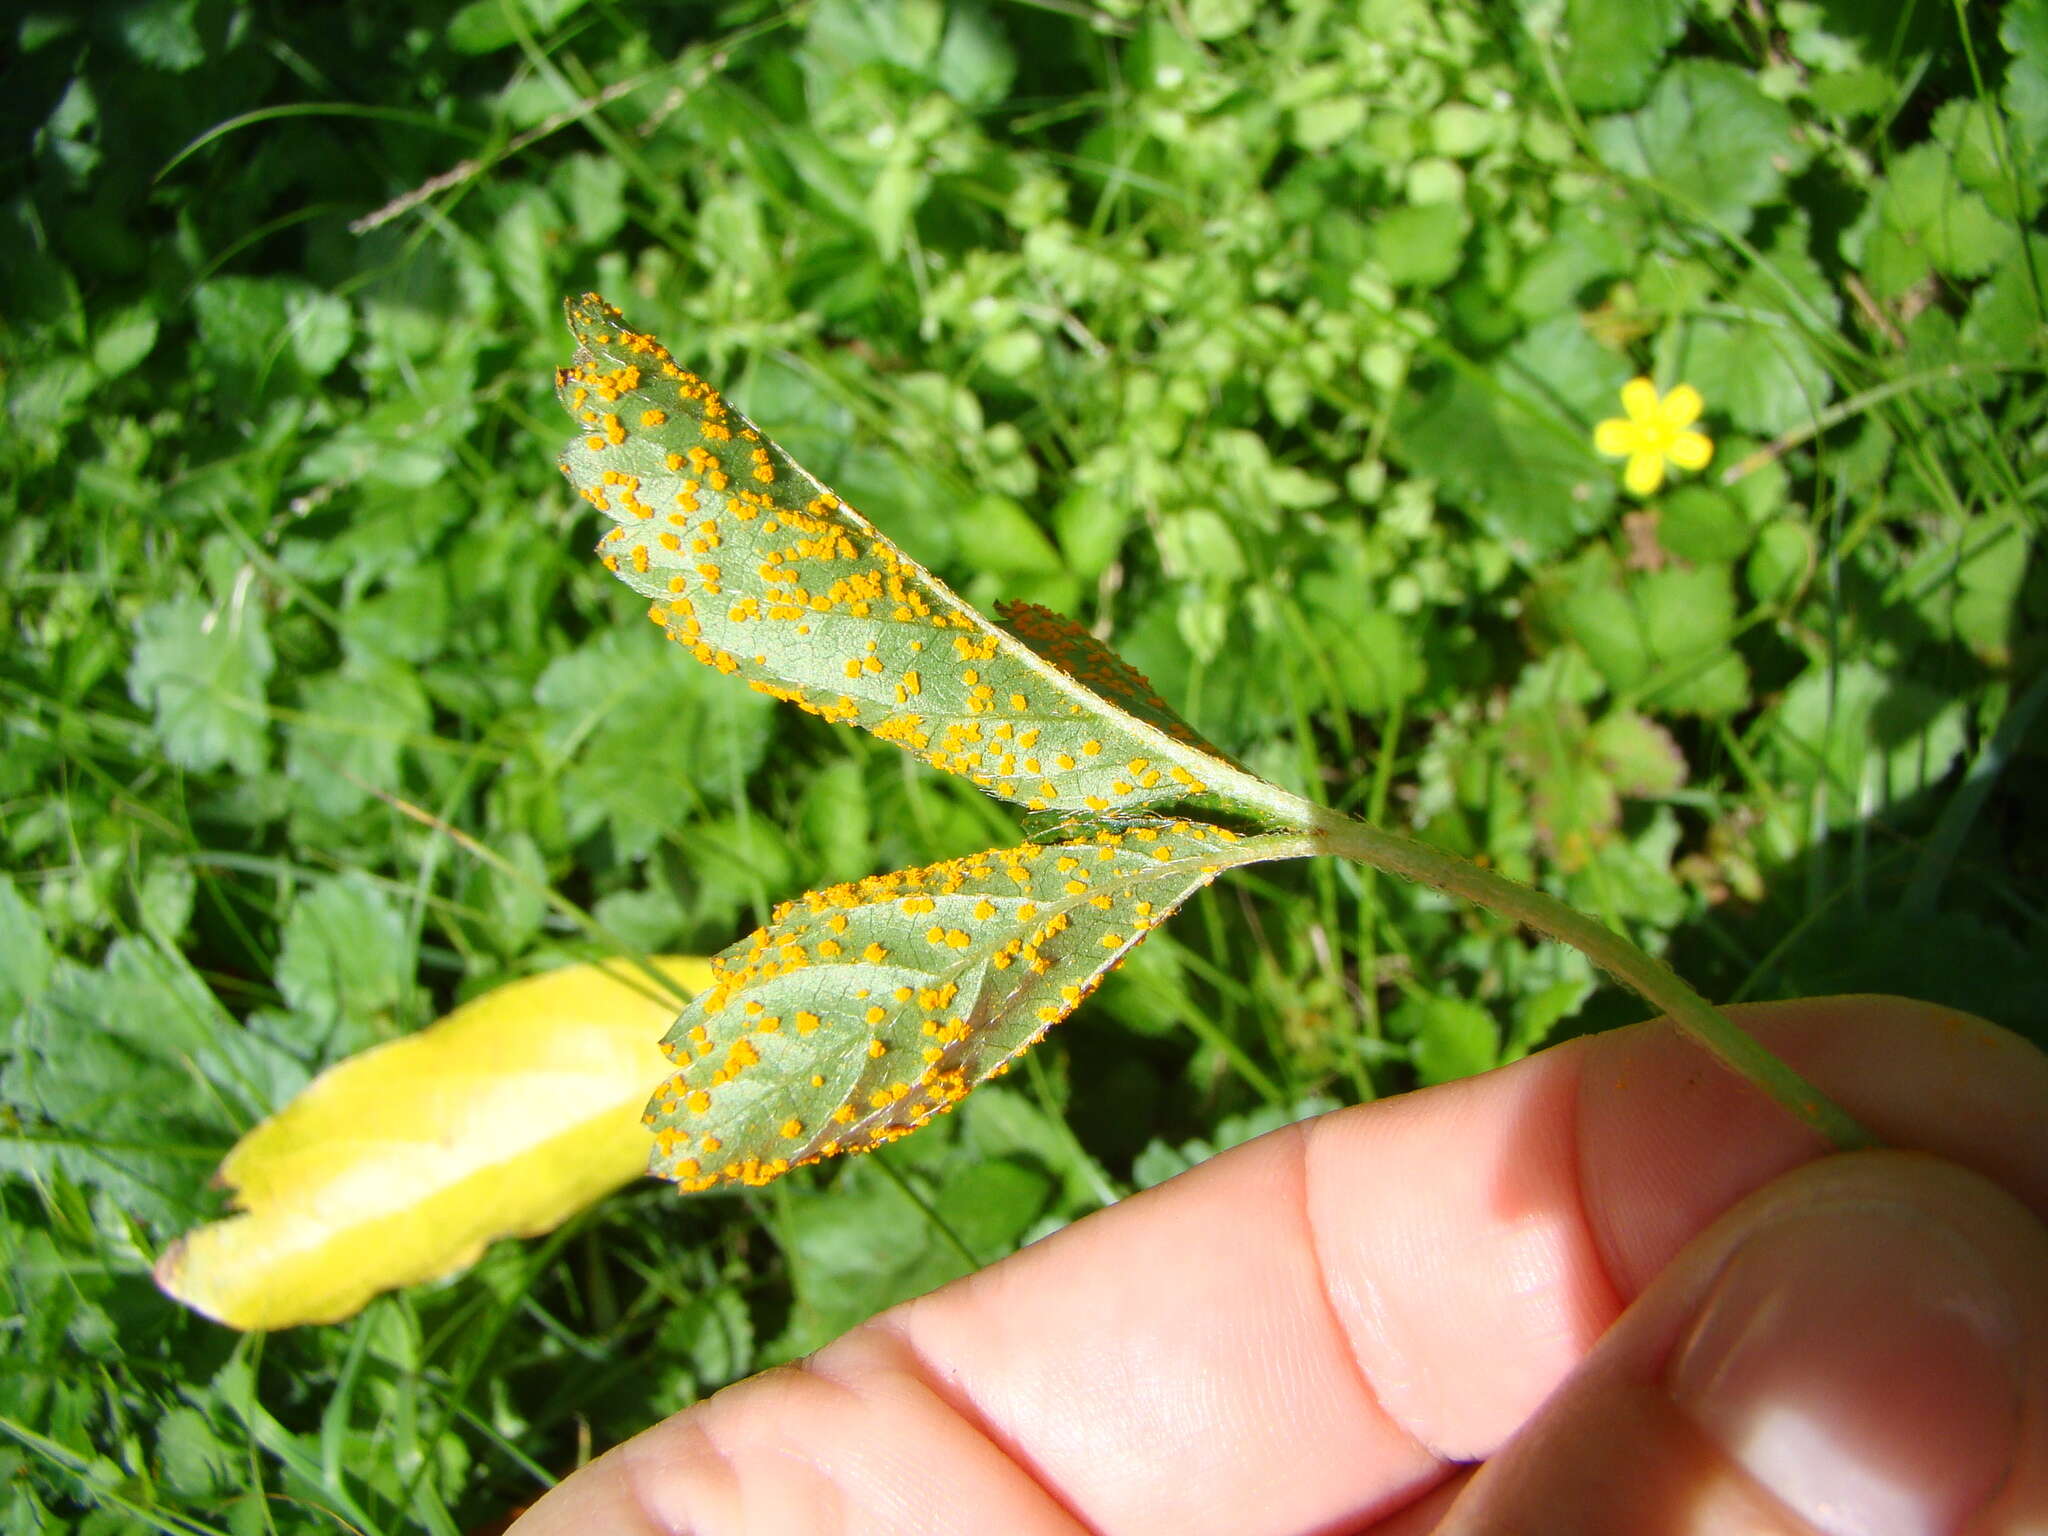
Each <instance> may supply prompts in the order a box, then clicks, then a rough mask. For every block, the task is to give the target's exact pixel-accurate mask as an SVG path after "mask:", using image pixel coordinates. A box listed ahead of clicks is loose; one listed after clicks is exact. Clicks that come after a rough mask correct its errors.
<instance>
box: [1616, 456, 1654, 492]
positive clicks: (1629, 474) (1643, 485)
mask: <svg viewBox="0 0 2048 1536" xmlns="http://www.w3.org/2000/svg"><path fill="white" fill-rule="evenodd" d="M1621 483H1622V484H1623V485H1625V486H1627V487H1628V488H1629V489H1630V490H1631V491H1633V492H1634V493H1635V494H1636V495H1638V496H1654V495H1656V494H1657V487H1658V486H1660V485H1662V484H1663V483H1664V455H1663V454H1661V453H1633V454H1630V455H1629V460H1628V468H1627V469H1626V470H1624V471H1623V472H1622V476H1621Z"/></svg>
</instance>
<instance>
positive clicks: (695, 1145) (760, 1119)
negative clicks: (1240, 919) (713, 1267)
mask: <svg viewBox="0 0 2048 1536" xmlns="http://www.w3.org/2000/svg"><path fill="white" fill-rule="evenodd" d="M1308 851H1309V844H1308V840H1307V839H1306V838H1305V837H1303V836H1299V835H1293V834H1267V835H1264V836H1258V837H1239V836H1238V835H1237V834H1235V833H1233V832H1231V831H1229V830H1228V829H1226V828H1222V827H1215V826H1209V825H1206V824H1203V823H1198V822H1190V821H1172V820H1154V821H1134V822H1125V823H1121V824H1118V825H1115V826H1111V827H1105V828H1102V829H1101V830H1098V831H1097V832H1095V833H1094V834H1093V835H1092V836H1087V837H1078V838H1075V839H1073V840H1071V841H1066V842H1058V843H1025V844H1023V845H1022V846H1020V847H1016V848H1005V849H994V850H990V851H989V852H986V853H978V854H975V855H973V856H972V857H969V858H964V859H954V860H950V861H948V862H946V863H942V864H933V865H930V866H928V867H926V868H923V869H909V870H902V871H899V872H897V873H895V874H889V875H875V876H871V877H869V878H867V879H865V880H860V881H856V882H853V883H852V884H848V885H837V886H832V887H830V888H828V889H826V890H822V891H813V892H811V893H810V894H808V895H805V896H803V897H800V898H799V899H797V900H796V901H792V902H788V903H785V904H784V905H783V906H781V907H780V908H778V909H777V910H776V912H775V915H774V918H773V920H772V921H771V922H770V923H769V925H768V926H767V927H765V928H762V929H760V930H759V931H757V932H756V933H754V934H753V935H752V936H751V937H749V938H746V939H743V940H741V941H740V942H739V943H738V944H735V945H734V946H732V948H730V949H728V950H726V951H725V952H724V953H723V954H721V955H719V956H717V957H716V958H714V959H713V961H712V962H711V964H712V980H711V984H710V985H709V986H708V987H706V988H705V990H704V991H703V992H701V993H699V994H698V995H697V997H696V998H695V999H694V1000H693V1001H692V1002H691V1004H690V1006H689V1007H688V1008H687V1009H686V1010H684V1012H683V1015H682V1017H681V1018H679V1019H677V1020H676V1024H675V1027H674V1028H673V1029H672V1030H670V1031H669V1034H668V1037H667V1038H666V1039H665V1040H664V1041H663V1042H662V1046H663V1049H664V1050H666V1051H667V1052H668V1053H669V1056H670V1059H671V1060H673V1061H674V1062H675V1063H676V1064H677V1066H678V1069H679V1070H678V1071H677V1072H676V1073H675V1075H674V1076H673V1077H672V1078H670V1079H669V1081H668V1082H667V1083H665V1084H663V1086H662V1087H661V1089H660V1090H659V1091H658V1092H657V1093H656V1094H655V1096H654V1098H653V1100H652V1101H651V1102H650V1103H649V1104H648V1106H647V1114H646V1123H647V1124H648V1125H649V1126H650V1127H651V1128H652V1129H653V1130H654V1132H655V1151H654V1159H653V1169H654V1172H656V1173H658V1174H660V1175H662V1176H663V1177H664V1178H669V1179H673V1180H675V1181H676V1182H677V1183H678V1184H680V1185H681V1186H682V1188H683V1190H684V1191H685V1192H686V1193H696V1192H699V1191H703V1190H712V1189H719V1188H726V1187H730V1186H733V1185H741V1184H747V1185H753V1184H765V1183H767V1182H768V1181H769V1180H771V1179H773V1178H776V1177H778V1176H779V1175H781V1174H783V1173H786V1172H788V1171H789V1170H790V1169H791V1168H795V1167H799V1166H802V1165H803V1164H806V1163H815V1162H819V1161H821V1160H823V1159H825V1158H828V1157H832V1156H835V1155H837V1154H839V1153H841V1152H864V1151H868V1150H871V1149H872V1148H874V1147H877V1146H880V1145H882V1144H883V1143H885V1142H888V1141H893V1140H894V1139H895V1138H897V1137H898V1136H902V1135H905V1134H906V1133H908V1132H910V1131H912V1130H915V1129H916V1128H917V1127H918V1126H919V1125H921V1124H923V1123H924V1122H925V1121H926V1120H928V1119H930V1118H931V1116H932V1115H934V1114H937V1113H938V1112H939V1111H941V1110H944V1109H947V1108H950V1107H951V1106H952V1105H953V1104H954V1103H956V1102H958V1101H959V1100H960V1099H961V1098H963V1097H964V1096H965V1095H966V1094H967V1093H968V1092H969V1091H970V1090H972V1089H973V1088H974V1087H975V1086H976V1085H978V1084H979V1083H981V1082H983V1081H985V1080H986V1079H987V1078H989V1077H991V1076H993V1075H994V1074H996V1073H998V1072H1000V1071H1002V1070H1003V1069H1004V1068H1005V1067H1006V1066H1007V1065H1008V1064H1009V1063H1010V1062H1011V1061H1013V1060H1014V1059H1015V1058H1016V1057H1017V1056H1018V1055H1019V1054H1020V1053H1021V1052H1023V1051H1024V1050H1025V1049H1026V1048H1027V1047H1029V1046H1030V1045H1032V1044H1033V1043H1035V1042H1036V1041H1037V1040H1038V1039H1039V1037H1040V1036H1042V1035H1043V1034H1044V1033H1045V1032H1046V1030H1048V1029H1050V1028H1051V1027H1052V1026H1053V1025H1054V1024H1056V1023H1058V1022H1059V1021H1060V1020H1061V1019H1063V1018H1065V1017H1066V1016H1067V1015H1068V1014H1069V1013H1071V1012H1072V1011H1073V1010H1074V1008H1075V1007H1076V1006H1077V1005H1078V1004H1079V1003H1080V1001H1081V999H1082V998H1084V997H1085V996H1087V995H1088V993H1089V991H1090V990H1092V989H1093V988H1094V986H1095V984H1096V983H1097V982H1098V981H1100V980H1101V978H1102V977H1103V975H1104V974H1105V973H1106V972H1108V971H1109V970H1110V969H1111V968H1112V967H1114V966H1115V965H1116V964H1117V962H1118V961H1119V960H1121V959H1122V958H1123V956H1124V954H1125V953H1126V952H1128V951H1129V949H1130V948H1131V946H1132V945H1134V944H1136V943H1137V942H1138V941H1139V940H1140V939H1142V938H1143V937H1144V936H1145V934H1146V933H1147V932H1148V931H1149V930H1150V929H1151V928H1153V927H1155V926H1157V925H1158V924H1159V923H1160V922H1162V921H1164V920H1165V919H1166V918H1167V917H1168V916H1170V915H1171V914H1172V913H1173V911H1174V910H1175V909H1176V908H1177V907H1179V906H1180V904H1181V903H1182V902H1184V901H1186V900H1187V898H1188V897H1189V896H1191V895H1192V894H1194V892H1195V891H1197V890H1199V889H1200V888H1201V887H1202V886H1204V885H1206V884H1208V883H1209V881H1210V880H1211V879H1213V878H1214V877H1215V876H1216V875H1217V874H1218V873H1219V872H1220V871H1222V870H1223V869H1225V868H1233V867H1236V866H1239V865H1244V864H1250V863H1255V862H1258V861H1260V860H1264V859H1279V858H1292V857H1296V856H1299V855H1301V854H1304V853H1307V852H1308Z"/></svg>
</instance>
